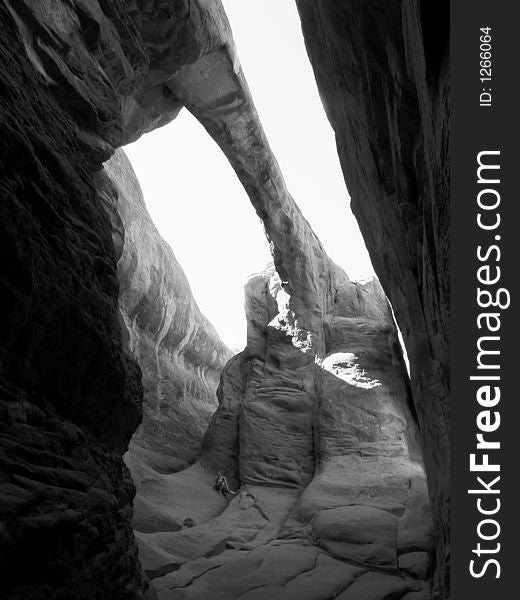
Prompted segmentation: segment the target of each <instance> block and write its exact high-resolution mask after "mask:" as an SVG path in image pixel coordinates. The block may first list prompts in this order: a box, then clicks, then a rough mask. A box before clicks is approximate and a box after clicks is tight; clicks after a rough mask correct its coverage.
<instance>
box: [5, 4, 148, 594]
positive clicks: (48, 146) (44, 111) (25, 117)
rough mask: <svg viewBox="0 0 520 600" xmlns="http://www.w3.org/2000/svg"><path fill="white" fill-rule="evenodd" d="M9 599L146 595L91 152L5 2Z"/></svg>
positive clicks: (111, 276)
mask: <svg viewBox="0 0 520 600" xmlns="http://www.w3.org/2000/svg"><path fill="white" fill-rule="evenodd" d="M0 23H1V36H0V56H1V60H0V74H1V80H2V93H1V101H0V102H1V108H0V127H1V133H0V139H1V144H2V152H1V153H0V163H1V164H0V170H1V172H2V182H1V185H0V194H1V202H0V212H1V215H0V228H1V239H2V243H1V244H0V254H1V260H0V262H1V265H2V272H1V276H0V288H1V289H0V293H1V295H2V306H3V308H2V311H0V312H1V316H0V321H1V323H0V414H1V424H0V471H1V475H0V530H1V532H2V534H1V537H0V570H1V572H2V581H1V585H0V587H1V595H2V597H3V598H17V599H22V598H23V600H32V599H37V598H38V599H40V598H46V599H47V598H48V599H50V600H54V599H57V598H70V599H76V598H89V599H94V598H98V599H102V598H106V597H110V598H119V599H135V598H143V596H144V589H145V585H144V581H143V578H142V576H141V572H140V568H139V563H138V560H137V547H136V545H135V541H134V538H133V534H132V530H131V526H130V517H131V514H132V498H133V494H134V486H133V483H132V480H131V478H130V474H129V472H128V470H127V469H126V468H125V467H124V465H123V463H122V460H121V456H122V454H123V452H124V451H125V449H126V447H127V444H128V441H129V439H130V436H131V435H132V433H133V431H134V429H135V428H136V426H137V425H138V423H139V419H140V399H141V393H142V388H141V383H140V375H139V372H138V369H137V367H136V365H135V364H134V362H133V361H132V360H131V358H130V356H128V355H126V354H125V352H124V349H123V346H122V343H121V340H120V330H119V325H118V317H117V292H118V284H117V274H116V263H117V256H116V253H115V251H114V247H113V244H112V235H111V227H110V222H109V220H108V218H107V215H106V212H105V211H104V209H103V207H102V205H101V202H100V201H99V199H98V197H97V196H96V193H95V190H94V186H93V181H92V176H91V168H92V163H91V162H90V161H89V160H88V152H87V150H86V148H85V146H84V144H82V143H81V142H80V141H78V139H77V138H76V136H75V135H74V129H73V127H72V125H71V121H70V117H69V116H68V115H67V114H66V113H65V112H64V111H63V110H62V109H61V108H60V106H59V104H58V103H57V102H56V99H55V97H54V96H53V94H52V93H51V90H49V89H48V88H47V87H46V86H44V85H41V80H40V79H39V76H38V74H37V73H35V72H34V70H33V68H32V67H31V65H30V64H29V62H28V60H27V59H26V57H25V49H24V47H23V46H22V44H21V42H20V38H19V36H18V33H17V31H16V27H15V25H14V23H13V21H12V18H11V17H10V15H9V13H8V12H7V10H6V8H5V5H4V3H0Z"/></svg>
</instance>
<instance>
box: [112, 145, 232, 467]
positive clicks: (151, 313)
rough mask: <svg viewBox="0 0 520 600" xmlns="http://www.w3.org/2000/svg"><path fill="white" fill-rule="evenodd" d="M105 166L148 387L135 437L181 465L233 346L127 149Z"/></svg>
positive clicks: (129, 326)
mask: <svg viewBox="0 0 520 600" xmlns="http://www.w3.org/2000/svg"><path fill="white" fill-rule="evenodd" d="M105 173H106V174H107V175H108V177H109V178H110V181H111V182H112V183H113V184H114V185H115V190H116V194H117V197H116V198H115V207H114V208H115V209H116V213H117V214H116V216H115V219H114V221H115V227H114V231H115V233H116V236H118V237H119V238H120V239H119V241H117V240H116V245H122V246H123V249H122V255H121V258H120V259H119V263H118V279H119V284H120V291H119V306H120V311H121V315H122V318H123V321H124V324H125V328H126V334H127V335H125V338H126V344H127V347H128V349H129V351H130V353H131V354H132V355H133V356H134V357H135V358H136V360H137V362H138V364H139V366H140V367H141V372H142V377H143V387H144V398H143V421H142V423H141V425H140V427H139V429H138V431H137V432H136V433H135V434H134V436H133V438H132V445H133V446H136V445H137V446H139V447H140V448H141V450H146V454H147V456H148V460H149V461H151V462H152V464H154V465H155V466H156V468H158V469H159V470H163V469H168V470H170V471H171V470H179V469H181V468H185V467H186V466H187V465H188V464H190V463H192V462H194V461H195V459H196V458H197V457H198V456H199V454H200V445H201V440H202V436H203V434H204V432H205V431H206V429H207V427H208V424H209V421H210V419H211V415H212V414H213V413H214V412H215V409H216V407H217V397H216V389H217V386H218V382H219V379H220V372H221V371H222V369H223V367H224V365H225V364H226V362H227V361H228V360H229V359H230V358H231V356H232V355H233V353H232V352H231V351H230V350H229V349H228V348H227V346H225V345H224V344H223V343H222V342H221V340H220V338H219V337H218V335H217V332H216V331H215V329H214V327H213V326H212V325H211V323H210V322H209V321H208V320H207V319H206V317H204V315H203V314H202V313H201V312H200V310H199V308H198V306H197V304H196V302H195V300H194V298H193V295H192V293H191V289H190V286H189V284H188V280H187V279H186V276H185V274H184V272H183V270H182V268H181V267H180V265H179V264H178V262H177V260H176V259H175V256H174V254H173V252H172V250H171V248H170V247H169V246H168V245H167V244H166V242H165V241H164V240H163V239H162V238H161V236H160V235H159V233H158V231H157V229H156V228H155V225H154V224H153V223H152V221H151V219H150V216H149V214H148V211H147V210H146V206H145V203H144V199H143V195H142V192H141V189H140V187H139V183H138V181H137V179H136V176H135V174H134V172H133V170H132V166H131V164H130V161H129V160H128V158H127V157H126V155H125V154H124V152H123V151H122V150H117V151H116V153H115V154H114V156H113V157H112V158H111V159H110V160H109V161H108V162H107V163H105ZM109 191H110V190H109V189H107V193H108V192H109ZM112 204H114V202H113V203H112ZM118 217H119V219H118ZM118 221H119V226H118V223H117V222H118ZM136 450H137V449H136Z"/></svg>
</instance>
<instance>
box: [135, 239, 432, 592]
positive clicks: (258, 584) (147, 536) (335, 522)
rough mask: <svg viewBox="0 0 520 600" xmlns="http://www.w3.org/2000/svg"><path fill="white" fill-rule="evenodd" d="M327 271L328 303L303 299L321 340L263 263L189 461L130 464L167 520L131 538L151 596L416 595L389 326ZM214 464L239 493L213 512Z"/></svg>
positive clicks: (420, 543) (417, 554) (403, 425)
mask: <svg viewBox="0 0 520 600" xmlns="http://www.w3.org/2000/svg"><path fill="white" fill-rule="evenodd" d="M288 243H290V238H288ZM283 250H284V249H282V251H283ZM302 251H303V252H305V251H306V250H304V249H303V250H302ZM309 260H312V259H311V258H309ZM321 260H323V262H327V261H328V259H327V257H326V255H323V256H322V257H321ZM328 263H329V269H330V270H329V273H328V275H329V277H330V278H329V279H327V278H325V280H326V281H327V284H326V285H327V286H330V292H331V296H330V297H329V295H328V294H327V293H326V294H324V295H323V296H320V295H318V296H317V297H322V298H323V299H324V304H321V303H320V302H319V301H318V300H317V299H316V297H315V296H314V294H315V292H316V290H317V289H318V288H319V286H320V285H321V284H320V283H319V282H317V285H316V286H315V287H314V288H312V289H311V290H307V292H306V294H307V296H308V298H307V302H306V305H307V306H310V307H312V316H311V322H312V323H316V314H315V310H318V308H319V310H320V313H321V315H322V323H323V327H322V336H323V339H322V340H321V341H320V342H318V340H315V339H313V337H312V336H311V335H309V333H310V332H308V331H306V330H305V329H304V327H305V322H306V321H305V319H306V315H307V313H306V312H305V311H301V312H298V313H295V312H294V311H293V310H292V304H291V299H292V298H291V296H290V295H289V294H288V293H287V292H286V291H284V289H283V287H282V284H281V281H280V277H279V276H278V274H277V272H276V271H275V269H274V267H270V268H269V269H268V270H267V271H265V272H263V273H259V274H258V275H255V276H253V277H251V279H250V280H249V281H248V284H247V286H246V310H247V316H248V344H247V347H246V349H245V350H244V351H243V352H242V353H240V354H238V355H237V356H235V357H233V359H232V360H231V361H230V362H229V363H228V365H227V366H226V368H225V369H224V371H223V374H222V378H221V383H220V387H219V392H218V395H219V409H218V410H217V412H216V413H215V415H214V417H213V420H212V423H211V426H210V428H209V430H208V432H207V434H206V436H205V439H204V446H203V456H202V459H201V462H200V463H198V464H196V465H194V466H192V467H190V468H189V469H188V470H185V471H183V472H181V473H176V474H172V475H165V474H163V475H161V474H160V473H157V472H154V471H153V470H151V469H149V468H147V469H144V467H143V465H142V464H141V466H140V467H139V466H138V465H136V466H135V467H134V471H137V470H138V469H140V476H139V480H140V483H139V482H138V487H139V486H142V487H143V488H144V489H147V492H146V493H148V494H150V495H153V496H154V497H155V498H162V501H161V508H162V514H163V515H164V516H165V517H168V519H169V524H168V526H167V527H165V526H164V524H161V525H159V526H156V527H155V529H154V528H149V529H147V530H146V531H142V532H140V533H138V541H139V546H140V555H141V559H142V561H143V566H144V568H145V571H146V573H147V574H148V576H149V577H151V578H152V581H153V583H154V586H155V588H156V589H157V591H158V594H159V598H161V599H162V600H181V599H182V600H188V599H189V600H195V599H197V600H203V599H204V598H206V597H207V596H208V594H211V597H216V598H222V599H223V600H224V599H226V600H235V599H236V600H238V599H239V598H240V599H243V598H249V599H255V600H268V599H272V598H276V599H277V600H290V599H296V598H301V597H303V598H308V599H309V600H316V599H318V600H319V599H320V598H321V599H323V600H326V599H327V598H330V597H342V596H340V595H341V594H345V596H344V597H345V598H351V597H352V598H357V597H358V595H359V597H363V598H366V599H367V600H377V599H379V598H387V597H388V598H390V597H405V595H406V594H413V595H412V596H410V597H415V598H417V599H422V600H427V599H429V598H431V587H430V582H429V579H430V575H431V564H430V557H431V552H432V531H431V519H430V515H429V500H428V493H427V487H426V479H425V475H424V471H423V467H422V462H421V454H420V450H419V449H418V444H417V439H416V438H417V429H416V424H415V420H414V416H413V414H412V413H411V410H410V398H409V390H408V384H407V377H406V371H405V366H404V363H403V360H402V356H401V351H400V347H399V344H398V341H397V332H396V329H395V325H394V323H393V321H392V316H391V312H390V309H389V306H388V304H387V301H386V298H385V297H384V294H383V293H382V290H381V288H380V286H379V284H378V283H377V281H376V280H367V281H365V282H361V283H356V282H351V281H349V280H348V278H347V277H346V275H345V274H344V273H343V272H342V271H341V270H340V269H338V268H337V267H336V266H335V265H333V263H331V262H330V260H329V261H328ZM293 289H294V290H298V291H299V293H300V294H301V295H304V290H303V289H302V288H299V287H298V286H294V288H293ZM298 305H299V306H301V305H300V303H298ZM316 348H323V355H319V354H317V352H316ZM136 467H137V468H136ZM218 470H221V471H224V472H225V473H226V475H227V477H228V480H229V482H230V484H231V487H232V488H233V489H235V490H239V494H238V496H237V497H235V498H232V499H231V501H230V502H229V504H228V503H227V501H226V500H224V499H223V498H222V497H221V496H219V495H218V494H217V493H216V492H215V491H214V490H213V489H212V482H213V478H214V475H215V473H216V472H217V471H218ZM165 522H166V521H165ZM361 577H363V585H360V584H356V582H357V581H358V579H360V578H361Z"/></svg>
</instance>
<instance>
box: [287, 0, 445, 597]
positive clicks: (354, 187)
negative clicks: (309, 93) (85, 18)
mask: <svg viewBox="0 0 520 600" xmlns="http://www.w3.org/2000/svg"><path fill="white" fill-rule="evenodd" d="M296 3H297V6H298V10H299V12H300V17H301V22H302V28H303V34H304V37H305V42H306V46H307V50H308V53H309V57H310V60H311V63H312V65H313V68H314V73H315V76H316V81H317V83H318V88H319V90H320V95H321V98H322V100H323V103H324V106H325V110H326V113H327V116H328V118H329V121H330V123H331V125H332V127H333V129H334V131H335V134H336V142H337V147H338V154H339V157H340V161H341V166H342V168H343V172H344V175H345V181H346V183H347V186H348V190H349V192H350V195H351V198H352V210H353V211H354V214H355V215H356V217H357V220H358V222H359V226H360V228H361V231H362V233H363V236H364V238H365V241H366V244H367V247H368V250H369V253H370V257H371V259H372V263H373V265H374V268H375V270H376V272H377V274H378V276H379V278H380V280H381V283H382V285H383V287H384V289H385V292H386V294H387V295H388V297H389V299H390V301H391V302H392V306H393V309H394V311H395V314H396V318H397V322H398V323H399V327H400V329H401V331H402V333H403V337H404V340H405V344H406V348H407V352H408V356H409V359H410V370H411V380H412V392H413V398H414V403H415V407H416V410H417V415H418V418H419V424H420V428H421V436H422V442H423V447H424V456H425V463H426V470H427V473H428V483H429V489H430V495H431V498H432V503H433V511H434V516H435V525H436V536H437V538H436V548H437V563H438V573H439V581H438V585H439V588H440V591H441V594H442V595H443V596H447V595H448V585H449V462H450V454H449V406H448V392H449V356H448V335H449V333H448V332H449V273H450V271H449V161H448V139H449V138H448V136H449V96H448V94H449V64H448V40H449V3H448V2H441V3H431V2H427V1H421V0H403V1H395V2H387V1H384V0H369V1H364V0H347V1H340V0H318V1H316V2H315V1H314V0H297V2H296Z"/></svg>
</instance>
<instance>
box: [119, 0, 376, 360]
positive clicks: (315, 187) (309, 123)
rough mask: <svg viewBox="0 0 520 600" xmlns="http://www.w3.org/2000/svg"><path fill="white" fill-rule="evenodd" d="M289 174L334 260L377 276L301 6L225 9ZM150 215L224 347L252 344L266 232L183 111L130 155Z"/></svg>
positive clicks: (259, 4) (280, 2) (232, 1)
mask: <svg viewBox="0 0 520 600" xmlns="http://www.w3.org/2000/svg"><path fill="white" fill-rule="evenodd" d="M223 5H224V7H225V9H226V12H227V14H228V17H229V20H230V23H231V27H232V29H233V34H234V38H235V42H236V46H237V49H238V55H239V57H240V62H241V64H242V68H243V70H244V73H245V76H246V78H247V80H248V84H249V87H250V89H251V93H252V96H253V100H254V102H255V105H256V107H257V110H258V113H259V116H260V119H261V122H262V124H263V127H264V129H265V131H266V134H267V138H268V140H269V143H270V145H271V148H272V150H273V152H274V154H275V156H276V158H277V160H278V163H279V164H280V168H281V171H282V173H283V175H284V178H285V180H286V182H287V187H288V189H289V191H290V192H291V194H292V196H293V198H294V199H295V201H296V203H297V204H298V206H299V207H300V209H301V211H302V213H303V214H304V216H305V217H306V218H307V220H308V221H309V222H310V224H311V226H312V228H313V229H314V231H315V232H316V234H317V235H318V237H319V238H320V239H321V241H322V243H323V245H324V247H325V249H326V251H327V253H328V254H329V256H330V257H331V258H332V259H333V260H334V261H335V262H336V263H337V264H339V265H341V266H342V267H343V268H344V269H345V270H346V271H347V273H348V274H349V275H350V277H351V278H357V277H359V276H362V275H370V274H373V268H372V265H371V263H370V259H369V257H368V253H367V251H366V248H365V244H364V241H363V238H362V237H361V234H360V232H359V229H358V226H357V222H356V220H355V218H354V216H353V215H352V213H351V211H350V207H349V204H350V198H349V196H348V192H347V189H346V187H345V183H344V180H343V175H342V172H341V168H340V165H339V160H338V156H337V153H336V146H335V141H334V132H333V131H332V128H331V127H330V125H329V123H328V121H327V118H326V116H325V112H324V110H323V107H322V105H321V101H320V98H319V95H318V91H317V88H316V83H315V80H314V76H313V72H312V69H311V66H310V63H309V60H308V58H307V54H306V50H305V46H304V43H303V37H302V33H301V28H300V21H299V17H298V13H297V10H296V6H295V2H294V0H261V1H256V2H252V1H250V0H223ZM125 151H126V153H127V155H128V157H129V158H130V160H131V162H132V165H133V167H134V170H135V172H136V175H137V178H138V179H139V182H140V184H141V188H142V190H143V194H144V198H145V201H146V205H147V207H148V210H149V212H150V214H151V216H152V219H153V220H154V222H155V224H156V226H157V228H158V230H159V232H160V233H161V235H162V236H163V237H164V239H165V240H166V241H167V242H168V243H169V244H170V246H171V247H172V249H173V252H174V254H175V256H176V258H177V260H178V261H179V263H180V264H181V266H182V268H183V269H184V271H185V273H186V276H187V277H188V281H189V282H190V285H191V288H192V291H193V294H194V296H195V299H196V301H197V303H198V305H199V307H200V309H201V310H202V312H203V313H204V314H205V315H206V316H207V317H208V319H209V320H210V321H211V322H212V323H213V325H214V326H215V328H216V329H217V331H218V333H219V335H220V337H221V338H222V340H223V341H224V342H225V343H227V344H228V345H229V346H231V347H232V348H235V349H237V350H241V349H242V348H243V347H244V346H245V342H246V321H245V313H244V294H243V288H244V283H245V280H246V279H247V277H248V276H249V275H250V274H252V273H256V272H259V271H261V270H263V269H264V267H265V266H266V265H267V264H268V263H269V262H270V261H271V255H270V253H269V249H268V245H267V241H266V238H265V236H264V233H263V228H262V224H261V222H260V220H259V218H258V217H257V216H256V213H255V211H254V209H253V207H252V206H251V203H250V201H249V199H248V197H247V195H246V193H245V191H244V189H243V188H242V186H241V184H240V182H239V181H238V178H237V177H236V175H235V173H234V171H233V170H232V168H231V166H230V165H229V163H228V162H227V159H226V158H225V157H224V155H223V153H222V152H221V150H220V149H219V148H218V146H217V145H216V144H215V142H213V140H212V139H211V138H210V136H209V135H208V134H207V133H206V131H205V130H204V129H203V128H202V126H201V125H199V124H198V122H197V121H196V120H195V119H194V118H193V117H192V116H191V115H190V114H189V113H188V111H186V110H182V111H181V113H180V114H179V116H178V117H177V119H175V120H174V121H173V122H172V123H170V124H169V125H167V126H165V127H162V128H161V129H158V130H155V131H153V132H151V133H149V134H147V135H145V136H143V137H142V138H141V139H140V140H138V141H137V142H135V143H133V144H130V145H129V146H126V147H125Z"/></svg>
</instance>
